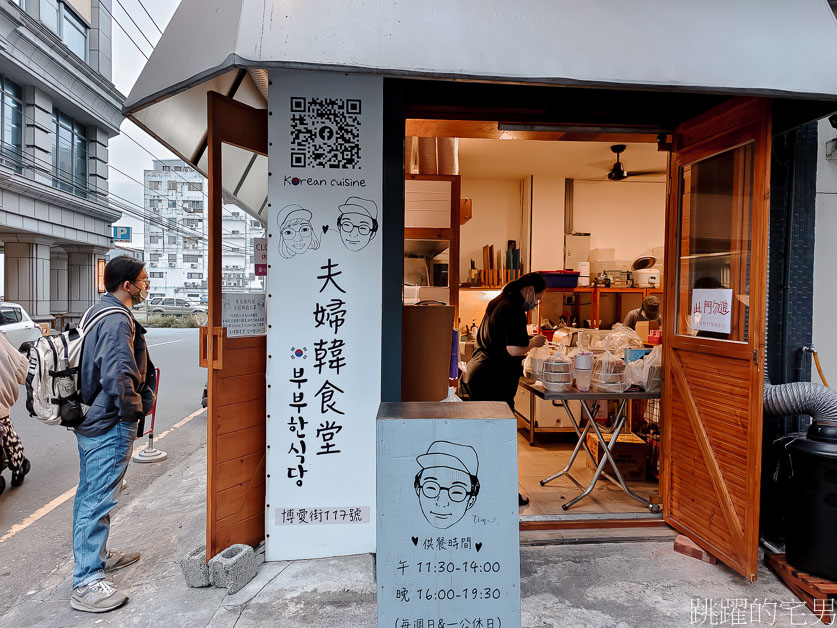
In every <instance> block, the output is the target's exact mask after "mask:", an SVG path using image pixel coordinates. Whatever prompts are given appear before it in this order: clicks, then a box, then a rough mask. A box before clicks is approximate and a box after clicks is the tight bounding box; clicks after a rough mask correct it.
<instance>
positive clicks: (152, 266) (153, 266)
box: [148, 262, 157, 268]
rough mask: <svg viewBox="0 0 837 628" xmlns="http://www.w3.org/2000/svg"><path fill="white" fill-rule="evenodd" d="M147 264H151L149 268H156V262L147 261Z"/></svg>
mask: <svg viewBox="0 0 837 628" xmlns="http://www.w3.org/2000/svg"><path fill="white" fill-rule="evenodd" d="M148 265H149V266H151V268H157V262H149V263H148Z"/></svg>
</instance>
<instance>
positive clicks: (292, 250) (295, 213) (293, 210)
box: [278, 205, 320, 259]
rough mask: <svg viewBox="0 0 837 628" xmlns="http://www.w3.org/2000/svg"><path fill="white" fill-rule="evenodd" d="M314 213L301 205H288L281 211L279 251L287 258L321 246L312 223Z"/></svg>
mask: <svg viewBox="0 0 837 628" xmlns="http://www.w3.org/2000/svg"><path fill="white" fill-rule="evenodd" d="M311 218H312V214H311V212H310V211H308V210H307V209H305V208H304V207H300V206H299V205H288V206H287V207H283V208H282V211H280V212H279V218H278V222H279V253H280V254H281V255H282V257H284V258H285V259H290V258H291V257H294V256H295V255H301V254H302V253H305V251H307V250H308V249H318V248H320V241H319V239H318V238H317V234H316V232H315V231H314V226H313V225H312V224H311Z"/></svg>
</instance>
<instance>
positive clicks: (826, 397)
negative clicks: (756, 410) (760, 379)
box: [764, 382, 837, 425]
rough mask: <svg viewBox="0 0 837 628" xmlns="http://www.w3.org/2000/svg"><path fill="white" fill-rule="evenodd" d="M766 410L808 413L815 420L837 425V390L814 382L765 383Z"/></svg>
mask: <svg viewBox="0 0 837 628" xmlns="http://www.w3.org/2000/svg"><path fill="white" fill-rule="evenodd" d="M764 411H765V413H767V414H778V415H788V416H789V415H794V414H807V415H808V416H810V417H811V419H813V420H814V421H818V422H826V423H834V424H835V425H837V391H835V390H832V389H831V388H826V387H825V386H823V385H822V384H815V383H813V382H792V383H790V384H781V385H778V386H772V385H770V384H768V383H767V382H765V384H764Z"/></svg>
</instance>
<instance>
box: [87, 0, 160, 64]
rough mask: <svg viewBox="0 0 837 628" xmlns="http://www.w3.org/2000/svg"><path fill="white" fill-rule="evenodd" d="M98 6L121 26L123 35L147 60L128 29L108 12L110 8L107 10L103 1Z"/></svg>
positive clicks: (146, 57) (146, 58)
mask: <svg viewBox="0 0 837 628" xmlns="http://www.w3.org/2000/svg"><path fill="white" fill-rule="evenodd" d="M99 6H100V7H102V8H103V9H104V10H105V11H106V12H107V14H108V15H110V18H111V19H112V20H113V21H114V22H116V25H117V26H118V27H119V28H121V29H122V32H123V33H125V36H126V37H127V38H128V39H130V40H131V43H132V44H134V46H136V49H137V50H139V51H140V54H141V55H142V56H143V57H145V60H146V61H148V55H147V54H145V52H144V51H143V49H142V48H140V47H139V44H137V42H135V41H134V38H133V37H131V35H130V33H128V31H126V30H125V27H124V26H122V24H120V23H119V20H117V19H116V18H115V17H114V16H113V13H111V12H110V10H108V8H107V7H106V6H105V5H104V3H101V2H100V3H99ZM143 37H145V35H143ZM153 47H154V46H152V48H153Z"/></svg>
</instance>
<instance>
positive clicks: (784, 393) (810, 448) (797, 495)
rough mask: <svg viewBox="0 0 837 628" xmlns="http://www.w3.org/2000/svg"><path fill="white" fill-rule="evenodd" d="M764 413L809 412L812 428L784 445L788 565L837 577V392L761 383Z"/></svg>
mask: <svg viewBox="0 0 837 628" xmlns="http://www.w3.org/2000/svg"><path fill="white" fill-rule="evenodd" d="M764 411H765V412H766V413H768V414H779V415H793V414H807V415H809V416H810V417H811V419H812V422H811V427H810V428H809V429H808V434H807V436H806V437H805V438H794V439H793V440H792V441H790V442H789V443H788V444H787V445H786V446H785V449H786V451H787V454H788V457H789V461H790V470H791V477H790V485H789V490H788V492H787V494H786V497H785V499H784V500H783V502H784V507H785V524H786V529H785V549H786V555H787V560H788V563H790V564H791V565H793V566H794V567H796V568H797V569H800V570H802V571H806V572H808V573H809V574H813V575H815V576H819V577H821V578H826V579H829V580H835V579H837V534H835V530H837V391H834V390H832V389H831V388H826V387H825V386H823V385H821V384H814V383H811V382H794V383H790V384H782V385H779V386H771V385H770V384H769V383H768V382H767V381H765V384H764Z"/></svg>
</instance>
